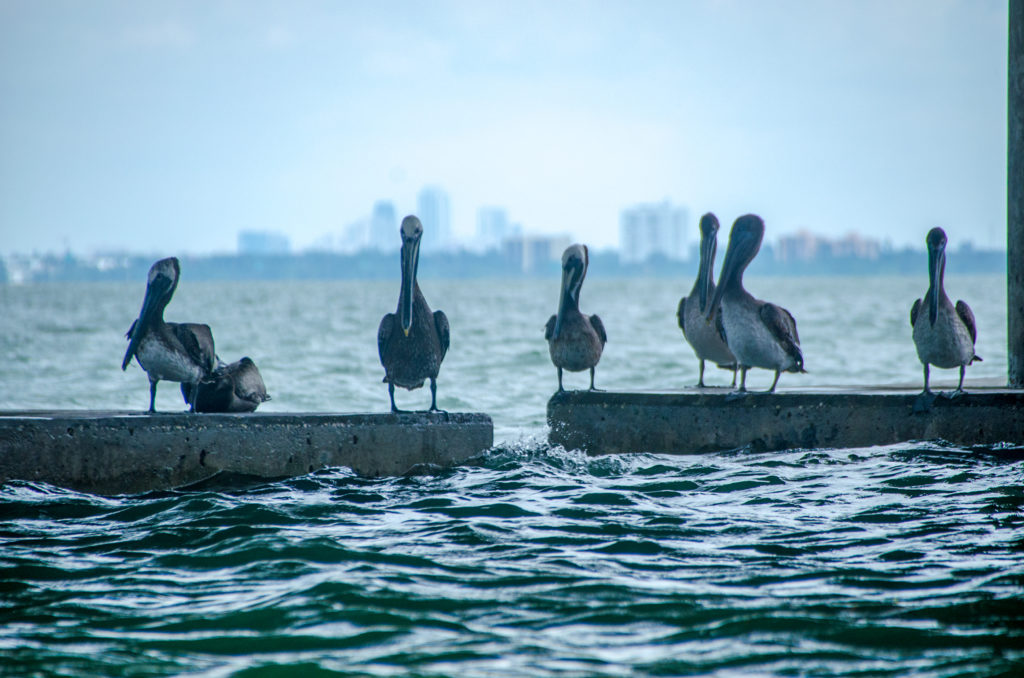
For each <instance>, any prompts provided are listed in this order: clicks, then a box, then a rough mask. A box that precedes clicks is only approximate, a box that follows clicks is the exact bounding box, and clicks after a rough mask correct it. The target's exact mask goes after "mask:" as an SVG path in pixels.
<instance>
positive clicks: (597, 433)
mask: <svg viewBox="0 0 1024 678" xmlns="http://www.w3.org/2000/svg"><path fill="white" fill-rule="evenodd" d="M916 399H917V393H912V392H908V391H882V390H874V391H873V390H859V391H852V390H851V391H845V392H837V391H834V390H831V391H813V390H801V391H793V392H785V391H781V392H777V393H774V394H765V393H750V394H748V395H747V396H745V397H741V398H731V397H730V396H729V393H728V391H725V390H723V389H702V390H697V389H694V390H693V391H689V392H680V393H603V392H597V393H595V392H588V391H576V392H566V393H563V394H555V395H554V396H552V398H551V400H549V401H548V424H549V425H550V426H551V433H550V434H549V440H550V442H551V443H552V444H557V445H562V446H564V447H566V448H569V449H583V450H587V451H588V452H590V453H593V454H607V453H618V452H657V453H667V454H686V453H700V452H710V451H714V450H728V449H735V448H739V447H744V446H747V445H749V446H751V448H753V449H754V450H783V449H790V448H804V447H868V446H871V445H889V444H892V443H897V442H904V441H910V440H933V439H940V438H941V439H943V440H946V441H949V442H951V443H955V444H960V445H992V444H996V443H1003V442H1008V443H1024V391H1014V390H1007V389H993V388H978V389H971V390H970V392H969V393H968V394H967V395H964V396H960V397H958V398H956V399H953V400H950V399H948V398H945V397H941V396H940V397H938V398H936V399H935V401H934V404H933V405H932V407H931V410H930V411H928V412H926V413H923V414H915V413H914V411H913V407H914V402H915V400H916Z"/></svg>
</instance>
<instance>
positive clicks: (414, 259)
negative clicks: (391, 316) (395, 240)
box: [400, 236, 420, 336]
mask: <svg viewBox="0 0 1024 678" xmlns="http://www.w3.org/2000/svg"><path fill="white" fill-rule="evenodd" d="M419 262H420V237H419V236H416V237H414V238H408V239H405V238H403V240H402V308H401V309H400V310H401V321H402V332H404V333H405V336H409V330H410V329H412V303H413V290H414V289H415V286H416V269H417V267H418V266H419Z"/></svg>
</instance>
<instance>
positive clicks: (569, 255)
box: [544, 245, 608, 393]
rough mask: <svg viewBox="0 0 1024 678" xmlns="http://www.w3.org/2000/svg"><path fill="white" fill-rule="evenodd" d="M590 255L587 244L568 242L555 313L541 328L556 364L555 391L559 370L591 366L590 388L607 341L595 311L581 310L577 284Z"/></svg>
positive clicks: (577, 369)
mask: <svg viewBox="0 0 1024 678" xmlns="http://www.w3.org/2000/svg"><path fill="white" fill-rule="evenodd" d="M589 264H590V257H589V254H588V252H587V246H586V245H570V246H569V247H568V248H566V250H565V253H564V254H562V290H561V295H560V297H559V300H558V314H557V315H553V316H551V318H550V319H549V320H548V324H547V325H546V326H545V328H544V338H545V339H547V340H548V351H549V352H550V353H551V362H553V363H554V364H555V367H557V368H558V391H559V393H561V392H562V391H564V390H565V389H563V388H562V370H563V369H566V370H569V371H570V372H582V371H583V370H586V369H589V370H590V390H591V391H594V390H597V389H595V388H594V367H596V366H597V362H598V361H599V360H600V359H601V351H603V350H604V345H605V344H606V343H608V335H607V334H605V331H604V324H603V323H602V322H601V319H600V318H598V317H597V316H596V315H584V314H582V313H580V288H581V287H583V278H585V277H586V275H587V266H588V265H589Z"/></svg>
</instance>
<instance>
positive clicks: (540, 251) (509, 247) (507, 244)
mask: <svg viewBox="0 0 1024 678" xmlns="http://www.w3.org/2000/svg"><path fill="white" fill-rule="evenodd" d="M570 243H572V239H571V238H569V236H567V235H523V234H522V233H516V234H514V235H512V236H510V237H508V238H506V239H505V240H504V242H502V245H501V249H502V253H503V254H504V256H505V258H506V259H507V260H509V261H511V262H513V263H514V264H515V265H517V266H518V267H519V269H520V270H521V271H523V273H533V272H537V271H543V270H544V269H545V268H546V267H550V266H554V265H555V264H556V262H560V261H561V260H562V252H564V251H565V248H567V247H568V246H569V245H570ZM556 270H557V269H556Z"/></svg>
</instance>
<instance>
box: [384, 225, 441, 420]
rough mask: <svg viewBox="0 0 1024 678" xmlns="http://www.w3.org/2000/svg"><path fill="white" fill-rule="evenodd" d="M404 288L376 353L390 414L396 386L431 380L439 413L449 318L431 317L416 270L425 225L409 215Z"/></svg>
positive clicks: (405, 227) (405, 230) (405, 228)
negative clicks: (440, 376) (439, 386)
mask: <svg viewBox="0 0 1024 678" xmlns="http://www.w3.org/2000/svg"><path fill="white" fill-rule="evenodd" d="M400 232H401V235H402V287H401V290H400V291H399V293H398V310H397V312H395V313H388V314H387V315H385V316H384V317H383V318H382V319H381V321H380V328H378V330H377V351H378V353H379V354H380V363H381V365H383V366H384V381H386V382H387V384H388V395H389V396H390V398H391V411H392V412H401V410H399V409H398V408H397V407H395V386H401V387H402V388H407V389H409V390H410V391H411V390H412V389H414V388H419V387H420V386H423V382H424V381H425V380H426V379H430V411H431V412H436V411H438V409H437V373H438V372H439V371H440V369H441V361H442V360H444V356H445V354H446V353H448V343H449V332H448V317H447V316H446V315H445V314H444V312H443V311H434V312H433V313H431V311H430V306H428V305H427V300H426V299H424V298H423V293H422V292H421V291H420V286H419V283H417V282H416V269H417V267H418V266H419V260H420V239H421V238H422V237H423V224H421V223H420V220H419V219H417V218H416V217H414V216H412V215H410V216H407V217H406V218H405V219H402V228H401V231H400Z"/></svg>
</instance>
